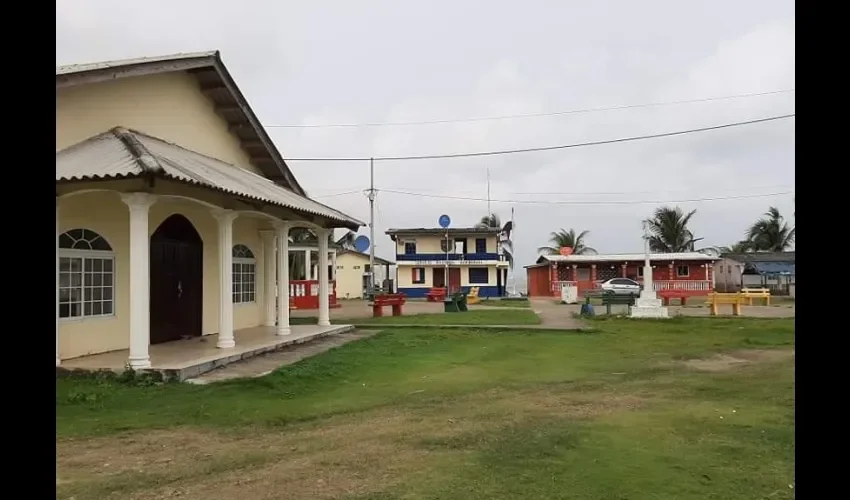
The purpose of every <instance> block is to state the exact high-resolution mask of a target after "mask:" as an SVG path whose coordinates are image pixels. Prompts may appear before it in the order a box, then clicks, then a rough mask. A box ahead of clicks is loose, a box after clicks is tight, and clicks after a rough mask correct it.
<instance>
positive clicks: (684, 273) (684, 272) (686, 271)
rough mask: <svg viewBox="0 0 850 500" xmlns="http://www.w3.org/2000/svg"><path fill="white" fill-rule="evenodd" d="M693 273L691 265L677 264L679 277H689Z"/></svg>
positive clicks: (677, 275)
mask: <svg viewBox="0 0 850 500" xmlns="http://www.w3.org/2000/svg"><path fill="white" fill-rule="evenodd" d="M690 275H691V267H690V266H687V265H685V266H676V277H678V278H687V277H688V276H690Z"/></svg>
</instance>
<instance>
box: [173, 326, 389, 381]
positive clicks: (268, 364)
mask: <svg viewBox="0 0 850 500" xmlns="http://www.w3.org/2000/svg"><path fill="white" fill-rule="evenodd" d="M376 333H378V332H377V331H375V330H354V331H352V332H347V333H337V334H334V335H328V336H326V337H322V338H319V339H316V340H313V341H310V342H307V343H304V344H295V345H292V346H289V347H287V348H286V349H284V350H281V351H276V352H273V353H269V354H265V355H263V356H257V357H254V358H250V359H246V360H244V361H239V362H237V363H231V364H229V365H227V366H224V367H222V368H219V369H218V370H213V371H211V372H207V373H204V374H203V375H201V376H200V377H195V378H193V379H190V380H187V382H188V383H190V384H209V383H211V382H221V381H222V380H231V379H235V378H246V377H248V378H253V377H262V376H263V375H267V374H269V373H271V372H273V371H274V370H277V369H278V368H280V367H281V366H286V365H291V364H293V363H297V362H298V361H301V360H302V359H304V358H309V357H310V356H315V355H317V354H321V353H323V352H326V351H329V350H330V349H333V348H334V347H339V346H341V345H344V344H347V343H349V342H353V341H355V340H360V339H363V338H366V337H371V336H372V335H375V334H376Z"/></svg>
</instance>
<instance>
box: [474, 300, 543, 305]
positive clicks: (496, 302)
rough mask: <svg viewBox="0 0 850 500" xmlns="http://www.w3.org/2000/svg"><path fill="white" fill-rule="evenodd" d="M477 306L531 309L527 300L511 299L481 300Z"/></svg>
mask: <svg viewBox="0 0 850 500" xmlns="http://www.w3.org/2000/svg"><path fill="white" fill-rule="evenodd" d="M477 305H479V306H493V307H531V302H529V301H528V299H511V300H489V299H481V302H479V303H478V304H477Z"/></svg>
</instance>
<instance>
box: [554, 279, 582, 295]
mask: <svg viewBox="0 0 850 500" xmlns="http://www.w3.org/2000/svg"><path fill="white" fill-rule="evenodd" d="M561 285H573V286H578V282H576V281H553V282H551V286H552V292H553V293H561Z"/></svg>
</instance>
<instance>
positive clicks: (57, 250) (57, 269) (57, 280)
mask: <svg viewBox="0 0 850 500" xmlns="http://www.w3.org/2000/svg"><path fill="white" fill-rule="evenodd" d="M53 246H55V247H56V366H59V365H60V364H61V361H60V360H59V198H56V234H54V235H53Z"/></svg>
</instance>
